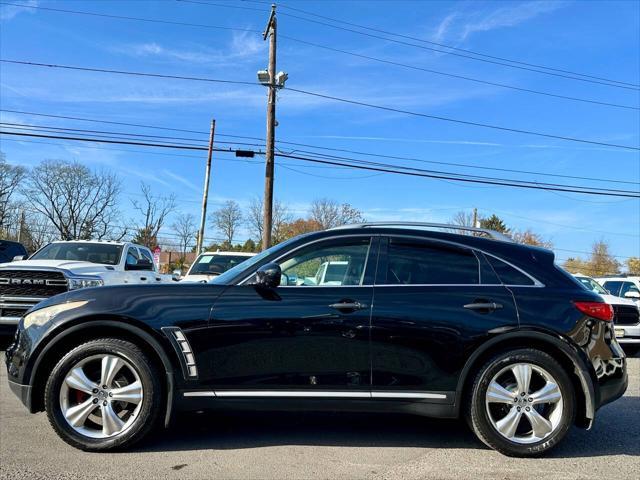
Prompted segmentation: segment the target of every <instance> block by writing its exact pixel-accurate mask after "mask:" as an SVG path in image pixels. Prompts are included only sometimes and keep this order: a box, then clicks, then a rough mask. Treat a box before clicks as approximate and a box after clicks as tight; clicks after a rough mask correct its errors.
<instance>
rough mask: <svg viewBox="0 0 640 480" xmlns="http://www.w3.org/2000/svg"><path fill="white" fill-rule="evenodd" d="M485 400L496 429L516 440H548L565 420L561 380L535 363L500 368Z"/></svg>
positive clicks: (523, 441)
mask: <svg viewBox="0 0 640 480" xmlns="http://www.w3.org/2000/svg"><path fill="white" fill-rule="evenodd" d="M485 403H486V408H487V414H488V415H489V420H490V421H491V424H492V425H493V428H495V429H496V431H498V433H500V435H502V436H503V437H504V438H506V439H507V440H510V441H512V442H514V443H520V444H530V443H535V442H539V441H540V440H544V439H545V438H547V437H549V436H550V435H551V434H552V433H554V432H555V431H556V430H557V428H558V427H559V425H560V423H561V420H562V411H563V402H562V392H561V391H560V387H559V385H558V382H557V381H556V380H555V379H554V378H553V377H552V376H551V374H550V373H549V372H547V371H546V370H545V369H543V368H541V367H539V366H538V365H533V364H531V363H516V364H514V365H509V366H508V367H505V368H503V369H502V370H500V371H499V372H498V373H497V374H496V375H495V376H494V377H493V378H492V379H491V382H490V383H489V386H488V387H487V393H486V398H485Z"/></svg>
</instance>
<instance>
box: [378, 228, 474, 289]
mask: <svg viewBox="0 0 640 480" xmlns="http://www.w3.org/2000/svg"><path fill="white" fill-rule="evenodd" d="M385 268H386V272H385V273H386V275H384V276H383V279H382V283H384V284H386V285H478V284H479V283H480V266H479V264H478V259H477V258H476V256H475V254H474V253H473V252H472V251H471V250H466V249H462V248H457V247H455V246H449V245H447V244H442V243H437V242H429V241H424V240H417V239H405V238H391V239H389V244H388V247H387V258H386V267H385ZM385 276H386V280H385V279H384V278H385Z"/></svg>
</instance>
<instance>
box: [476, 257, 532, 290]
mask: <svg viewBox="0 0 640 480" xmlns="http://www.w3.org/2000/svg"><path fill="white" fill-rule="evenodd" d="M487 260H489V262H490V263H491V266H492V267H493V269H494V270H495V272H496V273H497V274H498V277H500V280H501V281H502V283H504V284H505V285H534V281H533V280H532V279H531V278H530V277H528V276H527V275H525V274H524V273H522V272H521V271H520V270H518V269H517V268H514V267H512V266H511V265H509V264H508V263H505V262H503V261H502V260H498V259H497V258H495V257H492V256H490V255H487Z"/></svg>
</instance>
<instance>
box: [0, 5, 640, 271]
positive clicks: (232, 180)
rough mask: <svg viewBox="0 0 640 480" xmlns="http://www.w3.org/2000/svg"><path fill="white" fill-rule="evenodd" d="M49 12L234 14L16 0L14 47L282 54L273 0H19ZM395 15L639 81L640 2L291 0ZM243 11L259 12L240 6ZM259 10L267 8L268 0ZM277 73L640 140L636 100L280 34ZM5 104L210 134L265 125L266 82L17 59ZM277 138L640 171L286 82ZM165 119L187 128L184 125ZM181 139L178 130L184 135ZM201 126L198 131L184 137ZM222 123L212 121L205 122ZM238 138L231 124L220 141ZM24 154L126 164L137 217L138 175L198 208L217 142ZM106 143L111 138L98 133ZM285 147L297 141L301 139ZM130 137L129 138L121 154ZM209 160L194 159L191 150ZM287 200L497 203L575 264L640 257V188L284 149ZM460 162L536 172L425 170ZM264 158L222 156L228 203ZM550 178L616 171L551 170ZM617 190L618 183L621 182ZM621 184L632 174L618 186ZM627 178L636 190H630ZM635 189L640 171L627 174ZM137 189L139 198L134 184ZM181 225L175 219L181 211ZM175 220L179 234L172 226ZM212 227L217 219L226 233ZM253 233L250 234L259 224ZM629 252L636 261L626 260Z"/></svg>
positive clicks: (336, 37)
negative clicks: (599, 244) (637, 193)
mask: <svg viewBox="0 0 640 480" xmlns="http://www.w3.org/2000/svg"><path fill="white" fill-rule="evenodd" d="M15 3H22V4H31V5H36V6H41V7H51V8H62V9H75V10H83V11H88V12H98V13H105V14H112V15H127V16H136V17H145V18H155V19H165V20H171V21H176V22H186V23H200V24H210V25H218V26H224V27H231V28H233V29H232V30H222V29H212V28H197V27H187V26H178V25H164V24H156V23H144V22H138V21H128V20H117V19H108V18H100V17H89V16H80V15H72V14H65V13H58V12H51V11H46V10H34V9H28V8H17V7H12V6H6V5H4V6H1V7H0V8H1V10H0V11H1V24H0V26H1V32H0V42H1V43H0V54H1V56H2V58H4V59H15V60H28V61H35V62H44V63H58V64H70V65H83V66H91V67H104V68H111V69H122V70H138V71H149V72H161V73H166V74H172V75H193V76H205V77H212V78H223V79H234V80H244V81H254V80H255V78H256V71H257V70H259V69H262V68H264V67H265V66H266V62H267V46H266V42H263V41H262V37H261V35H260V34H258V33H253V32H252V30H258V31H259V30H262V29H263V27H264V24H265V22H266V19H267V16H268V11H269V7H268V5H266V4H260V3H259V2H252V3H249V2H240V1H223V0H217V1H216V2H213V0H212V1H211V3H216V5H214V6H206V5H201V4H190V3H183V2H175V1H120V0H111V1H91V0H87V1H69V0H65V1H56V0H51V1H47V0H31V1H30V2H27V1H25V0H21V1H19V0H15ZM282 5H283V6H284V5H290V6H293V7H297V8H302V9H305V10H308V11H312V12H316V13H319V14H322V15H326V16H329V17H333V18H337V19H342V20H345V21H350V22H355V23H359V24H364V25H370V26H375V27H377V28H381V29H383V30H389V31H392V32H399V33H403V34H406V35H410V36H415V37H419V38H424V39H427V40H431V41H435V42H440V43H444V44H447V45H453V46H456V47H458V48H464V49H468V50H473V51H476V52H482V53H486V54H491V55H495V56H500V57H506V58H510V59H517V60H520V61H524V62H528V63H532V64H542V65H547V66H552V67H556V68H559V69H563V70H568V71H576V72H581V73H586V74H590V75H595V76H601V77H607V78H613V79H617V80H620V81H625V82H631V83H638V82H639V77H640V51H639V50H640V47H639V45H640V33H639V32H640V24H639V23H640V20H639V19H640V6H639V5H640V4H639V3H638V2H634V1H628V2H611V1H609V2H597V1H591V2H579V1H567V2H476V1H474V2H465V1H462V2H435V1H433V2H432V1H429V2H427V1H424V2H422V1H394V2H391V1H343V2H342V1H340V2H339V1H331V0H329V1H323V2H319V1H291V0H289V2H284V3H283V4H282ZM231 7H247V8H248V9H244V8H231ZM254 9H255V10H254ZM279 12H280V13H281V15H279V17H278V28H279V33H280V35H282V36H283V37H285V36H289V37H293V38H297V39H301V40H305V41H308V42H314V43H321V44H324V45H328V46H331V47H334V48H339V49H344V50H349V51H352V52H355V53H358V54H361V55H367V56H373V57H378V58H382V59H386V60H390V61H394V62H399V63H407V64H412V65H417V66H420V67H423V68H428V69H433V70H439V71H443V72H449V73H453V74H456V75H465V76H471V77H475V78H480V79H484V80H488V81H491V82H497V83H503V84H510V85H516V86H518V87H521V88H527V89H533V90H542V91H548V92H553V93H555V94H560V95H568V96H572V97H582V98H590V99H595V100H599V101H605V102H610V103H618V104H626V105H634V106H636V107H637V106H638V105H639V104H640V95H639V94H638V91H634V90H626V89H620V88H612V87H610V86H605V85H598V84H594V83H587V82H580V81H573V80H569V79H564V78H560V77H555V76H549V75H542V74H537V73H534V72H529V71H525V70H519V69H513V68H506V67H502V66H499V65H495V64H490V63H484V62H478V61H473V60H469V59H465V58H461V57H457V56H452V55H446V54H442V53H438V52H433V51H428V50H423V49H416V48H412V47H408V46H404V45H399V44H395V43H391V42H386V41H384V40H380V39H375V38H370V37H367V36H361V35H357V34H354V33H351V32H346V31H341V30H337V29H333V28H329V27H325V26H322V25H318V24H314V23H311V22H305V21H302V20H300V19H297V18H293V17H290V16H286V15H284V14H285V13H290V14H294V15H300V14H299V13H297V12H294V11H291V10H286V9H285V8H281V9H280V10H279ZM278 44H279V48H278V70H285V71H287V72H288V73H289V80H288V82H287V86H289V87H293V88H299V89H305V90H312V91H316V92H320V93H324V94H329V95H335V96H339V97H346V98H353V99H356V100H358V101H364V102H371V103H376V104H381V105H386V106H393V107H398V108H401V109H406V110H413V111H419V112H425V113H429V114H433V115H441V116H448V117H453V118H460V119H465V120H470V121H476V122H483V123H490V124H496V125H504V126H509V127H514V128H518V129H525V130H534V131H540V132H548V133H553V134H560V135H566V136H572V137H579V138H586V139H592V140H596V141H601V142H606V143H618V144H625V145H633V146H637V145H638V144H639V142H640V139H639V131H640V116H639V115H638V110H629V109H620V108H613V107H608V106H602V105H594V104H587V103H580V102H573V101H568V100H562V99H558V98H550V97H545V96H540V95H534V94H528V93H524V92H517V91H513V90H508V89H503V88H500V87H495V86H488V85H482V84H478V83H473V82H469V81H464V80H457V79H452V78H448V77H444V76H438V75H434V74H430V73H426V72H422V71H415V70H410V69H406V68H401V67H395V66H391V65H385V64H381V63H377V62H372V61H368V60H365V59H361V58H356V57H353V56H348V55H344V54H340V53H337V52H332V51H329V50H323V49H318V48H314V47H311V46H307V45H302V44H300V43H296V42H294V41H292V40H289V39H287V38H280V39H279V42H278ZM0 68H1V71H0V102H1V105H2V108H3V109H10V110H23V111H35V112H43V113H51V114H58V115H69V116H78V117H88V118H102V119H107V120H112V121H120V122H130V123H141V124H151V125H163V126H169V127H176V128H184V129H190V130H199V131H207V130H208V127H209V122H210V119H211V118H212V117H213V118H215V119H216V121H217V132H219V133H222V134H225V133H226V134H235V135H246V136H255V137H264V130H265V104H266V98H265V97H266V94H265V90H264V88H263V87H260V86H240V85H220V84H210V83H201V82H189V81H177V80H168V79H148V78H137V77H126V76H117V75H105V74H99V73H83V72H75V71H65V70H53V69H42V68H34V67H26V66H19V65H9V64H1V65H0ZM277 116H278V121H279V126H278V128H277V138H278V139H280V140H287V141H292V142H301V143H310V144H316V145H323V146H327V147H333V148H347V149H354V150H361V151H370V152H376V153H382V154H390V155H397V156H409V157H417V158H421V159H425V160H431V161H438V162H453V163H465V164H472V165H478V166H485V167H498V168H513V169H522V170H530V171H539V172H545V173H553V174H561V175H580V176H589V177H596V178H607V179H616V180H625V181H636V182H637V181H640V155H639V154H638V152H637V151H632V150H621V149H616V148H609V147H599V146H595V145H587V144H580V143H572V142H566V141H561V140H555V139H548V138H540V137H532V136H526V135H522V134H515V133H507V132H501V131H494V130H489V129H484V128H479V127H473V126H466V125H460V124H452V123H446V122H439V121H436V120H429V119H424V118H415V117H408V116H405V115H401V114H396V113H391V112H382V111H376V110H370V109H366V108H360V107H356V106H350V105H344V104H340V103H335V102H332V101H330V100H326V99H320V98H313V97H307V96H304V95H300V94H297V93H294V92H288V91H286V89H285V90H283V91H281V92H280V94H279V103H278V114H277ZM1 118H2V121H4V122H19V123H32V124H40V125H52V126H60V127H69V128H88V129H91V128H94V127H97V128H98V129H103V130H113V131H133V132H136V133H145V134H163V132H154V131H148V130H141V129H130V130H123V128H124V127H116V126H113V127H110V126H108V125H91V124H87V123H84V122H74V121H69V120H55V119H42V118H41V119H37V118H35V117H27V116H23V115H17V114H5V113H3V114H2V116H1ZM166 134H168V135H170V133H169V132H166ZM177 135H178V136H180V134H177ZM184 136H189V135H184ZM205 138H206V136H205ZM220 140H222V138H221V137H220ZM0 142H1V147H0V148H1V150H2V151H3V152H4V153H5V154H6V156H7V160H8V161H9V162H12V163H18V164H23V165H27V166H29V165H34V164H37V163H38V162H39V161H41V160H42V159H45V158H55V159H69V160H78V161H80V162H83V163H85V164H87V165H89V166H91V167H92V168H100V167H108V168H111V169H113V170H115V171H117V172H118V174H119V175H120V176H121V177H122V178H123V181H124V192H125V193H124V194H123V202H122V210H123V218H129V217H132V216H133V212H131V207H130V201H129V200H128V198H127V197H128V195H127V194H128V193H138V192H139V184H140V181H145V182H147V183H149V184H151V185H152V187H153V189H154V190H155V191H156V192H158V193H160V192H164V193H168V192H175V193H176V195H178V196H179V209H180V210H181V211H184V212H192V213H194V214H195V215H196V216H198V215H199V211H198V208H199V207H198V202H199V198H200V196H201V188H202V187H201V184H202V175H203V170H204V155H201V154H199V153H198V152H196V153H191V152H186V153H185V155H188V156H184V157H179V156H167V155H157V154H156V153H163V154H164V153H167V151H166V150H162V149H157V150H153V149H136V148H135V147H124V146H122V147H115V146H114V147H105V146H104V145H102V146H100V145H93V144H79V143H77V142H76V143H71V142H67V143H65V142H63V141H59V140H56V141H51V143H54V142H55V143H57V145H52V144H42V143H27V142H15V141H8V140H7V139H6V137H5V138H3V139H2V140H0ZM95 147H100V149H98V148H95ZM283 148H284V147H283ZM116 149H118V150H116ZM193 155H195V157H193ZM278 162H279V165H278V166H277V167H276V183H275V195H276V197H277V198H279V199H280V200H281V201H283V202H285V203H286V204H287V205H289V207H290V208H291V209H292V210H293V212H294V213H295V214H299V215H303V214H304V213H305V212H306V210H307V208H308V205H309V203H310V202H311V201H312V200H313V199H315V198H319V197H330V198H333V199H336V200H338V201H340V202H349V203H351V204H353V205H354V206H356V207H358V208H360V209H361V210H363V211H364V213H365V216H366V217H367V219H369V220H385V219H402V220H422V221H436V222H443V221H447V220H449V219H450V218H451V216H452V215H453V214H455V213H456V212H457V211H458V210H461V209H471V208H473V207H477V208H478V209H479V211H480V213H481V214H490V213H494V212H495V213H496V214H498V215H500V216H501V217H503V218H504V219H505V220H506V221H507V223H508V224H509V225H510V226H512V227H514V228H518V229H526V228H532V229H533V230H535V231H537V232H539V233H541V234H543V235H545V236H546V237H547V238H549V239H551V240H552V241H553V242H554V244H555V246H556V247H557V248H558V251H557V255H558V258H559V259H560V260H562V259H564V258H566V257H568V256H572V255H574V256H575V255H579V254H577V253H572V252H568V251H567V250H574V251H588V250H590V246H591V244H592V243H593V241H594V240H597V239H601V238H604V239H606V240H608V241H609V242H610V243H611V245H612V247H613V251H614V253H615V254H616V255H619V256H621V257H625V256H638V255H640V235H639V234H640V202H639V201H638V200H637V199H628V200H624V199H620V198H611V197H599V196H588V195H576V194H569V193H553V192H546V191H537V190H522V189H514V188H506V187H495V186H486V185H469V184H461V183H456V182H450V181H442V180H432V179H424V178H411V177H406V176H400V175H388V174H386V175H385V174H382V175H380V174H374V173H373V172H366V171H358V170H346V169H335V168H324V167H323V168H319V167H318V166H310V165H308V164H305V163H303V162H299V161H296V160H291V159H289V160H279V161H278ZM393 163H396V164H405V165H411V166H418V167H422V168H436V169H440V170H448V171H453V172H459V173H474V174H479V175H496V174H498V176H503V177H511V178H525V177H526V178H532V177H531V176H530V175H529V176H523V175H518V174H515V173H510V174H506V173H499V172H491V171H486V172H482V171H478V170H474V169H469V168H464V167H454V166H446V165H420V164H415V163H413V164H412V163H410V162H407V161H400V160H394V161H393ZM263 175H264V168H263V165H262V163H243V162H238V161H235V160H234V157H233V156H231V155H228V154H216V155H215V157H214V167H213V173H212V183H211V191H210V195H211V197H210V198H212V202H213V203H212V205H211V207H210V208H215V207H216V206H219V204H220V202H223V201H224V200H226V199H235V200H237V201H238V202H240V203H241V204H242V205H246V203H247V202H248V200H249V199H250V198H251V197H253V196H255V195H261V194H262V188H263ZM534 178H535V179H536V180H539V181H551V182H554V181H555V182H558V183H581V184H588V185H592V186H605V185H603V184H598V183H593V182H586V181H582V180H568V179H557V178H548V177H547V178H545V177H534ZM608 186H610V187H612V188H616V185H615V184H614V185H608ZM618 187H619V186H618ZM623 187H625V186H623ZM629 187H630V188H632V189H633V188H635V189H637V188H638V187H637V185H636V186H629V185H627V186H626V188H629ZM134 198H135V197H134ZM169 223H171V222H169ZM166 231H167V232H169V229H167V230H166ZM208 235H209V236H216V235H217V234H216V232H214V231H213V230H209V232H208ZM246 236H247V235H246V232H241V234H240V235H239V239H245V238H246ZM621 260H624V259H623V258H621Z"/></svg>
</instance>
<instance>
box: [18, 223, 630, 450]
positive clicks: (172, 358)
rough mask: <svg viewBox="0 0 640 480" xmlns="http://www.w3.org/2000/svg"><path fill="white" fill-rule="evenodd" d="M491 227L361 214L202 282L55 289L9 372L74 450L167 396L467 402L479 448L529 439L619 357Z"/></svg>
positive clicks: (141, 433)
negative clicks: (341, 270)
mask: <svg viewBox="0 0 640 480" xmlns="http://www.w3.org/2000/svg"><path fill="white" fill-rule="evenodd" d="M451 228H453V229H454V231H457V232H459V231H461V230H462V231H469V232H472V233H473V234H474V235H460V234H456V233H449V232H448V231H442V230H443V229H445V230H446V229H451ZM480 235H488V236H490V238H484V237H481V236H480ZM502 238H504V237H502V236H500V234H498V233H495V232H491V231H488V230H481V229H472V228H465V227H459V226H455V227H450V226H449V227H442V226H439V225H432V224H364V225H358V226H349V227H342V228H337V229H332V230H327V231H324V232H315V233H310V234H306V235H302V236H299V237H296V238H293V239H291V240H288V241H286V242H284V243H281V244H279V245H277V246H274V247H272V248H270V249H268V250H265V251H263V252H262V253H260V254H258V255H256V256H254V257H252V258H250V259H248V260H247V261H245V262H242V263H240V264H238V265H237V266H235V267H234V268H232V269H230V270H228V271H227V272H225V273H223V274H222V275H220V276H218V277H216V278H214V279H213V280H211V282H209V283H206V284H202V283H194V284H185V285H160V286H155V287H150V286H148V285H128V286H111V287H101V288H93V289H82V290H76V291H69V292H67V293H65V294H62V295H58V296H56V297H53V298H50V299H48V300H46V301H44V302H42V303H41V304H39V305H38V306H37V307H36V308H35V309H34V310H32V311H31V312H30V313H29V314H28V315H26V316H25V317H24V318H23V319H22V320H21V321H20V325H19V329H18V333H17V335H16V340H15V342H14V343H13V344H12V345H11V346H10V347H9V348H8V350H7V352H6V363H7V372H8V379H9V386H10V387H11V390H13V392H14V393H15V394H16V395H17V396H18V397H19V398H20V399H21V400H22V402H23V403H24V404H25V406H26V407H27V408H28V409H29V411H30V412H34V413H35V412H38V411H42V410H46V412H47V415H48V418H49V421H50V423H51V425H52V426H53V428H54V429H55V431H56V432H57V434H58V435H59V436H60V437H61V438H62V439H63V440H64V441H66V442H67V443H69V444H70V445H73V446H74V447H77V448H80V449H83V450H91V451H108V450H112V449H115V448H121V449H122V448H126V447H129V446H131V445H132V444H134V443H135V442H136V441H138V440H140V439H142V438H144V437H145V436H146V435H147V434H148V433H149V432H150V431H151V430H152V429H153V428H154V426H155V425H157V424H158V423H160V422H162V423H164V424H165V425H168V424H169V422H170V420H171V418H172V417H173V415H174V414H175V412H176V411H179V410H202V409H222V410H224V409H251V410H264V411H269V410H283V409H284V410H331V411H335V410H344V411H373V412H377V411H379V412H406V413H412V414H417V415H424V416H432V417H441V418H457V417H465V418H467V419H468V422H469V424H470V425H471V427H472V428H473V430H474V432H475V433H476V434H477V436H478V438H480V440H482V441H483V442H484V443H486V444H487V445H489V446H490V447H491V448H494V449H496V450H498V451H499V452H502V453H504V454H507V455H514V456H533V455H539V454H542V453H544V452H546V451H548V450H549V449H551V448H552V447H554V446H555V445H557V444H558V443H559V442H560V441H561V440H562V439H563V438H564V437H565V436H566V434H567V433H568V432H569V430H570V429H571V427H572V425H574V424H577V425H578V426H580V427H585V428H589V427H590V426H591V425H592V424H593V421H594V420H595V416H596V411H597V410H598V409H599V408H600V407H601V406H602V405H604V404H607V403H609V402H612V401H614V400H615V399H617V398H619V397H620V396H622V395H623V393H624V391H625V390H626V388H627V382H628V379H627V368H626V357H625V355H624V352H623V351H622V349H621V347H620V345H619V344H618V342H617V340H616V338H615V335H614V331H613V324H612V318H613V310H612V308H611V306H610V305H609V304H607V303H605V302H604V301H603V300H602V298H601V297H600V296H599V295H597V294H595V293H593V292H590V291H588V290H587V289H585V288H584V287H583V286H582V284H580V283H579V282H578V281H577V280H576V279H574V278H573V277H572V276H571V275H569V274H568V273H566V272H565V271H564V270H562V269H560V268H559V267H557V266H555V265H554V255H553V253H552V252H551V251H548V250H545V249H541V248H535V247H530V246H525V245H519V244H516V243H513V242H508V241H505V240H502ZM498 239H500V240H498ZM327 261H340V262H347V268H346V274H345V275H344V276H343V278H342V280H341V282H340V283H339V284H337V283H331V284H328V285H322V286H312V285H300V286H293V285H286V284H281V282H282V280H283V279H284V278H286V276H287V275H288V274H289V273H290V272H292V271H299V270H302V267H303V266H304V264H311V265H316V264H317V263H318V262H320V263H323V262H327ZM374 298H375V301H374ZM215 434H216V435H220V434H224V433H223V432H215ZM594 441H597V440H595V439H594Z"/></svg>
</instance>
